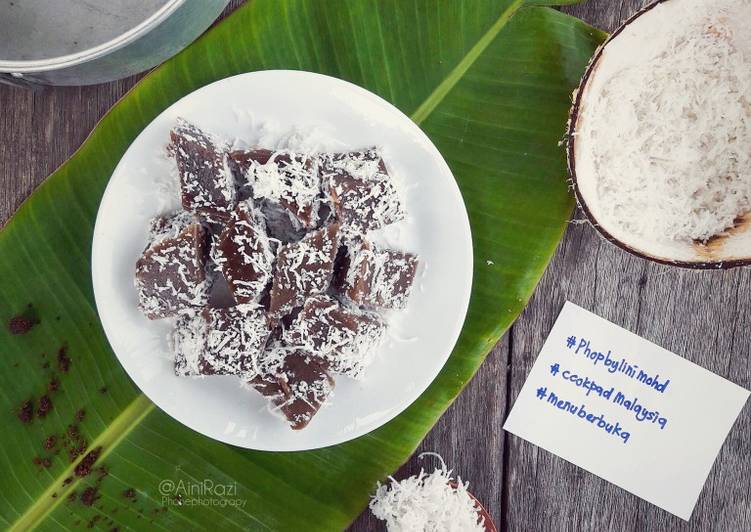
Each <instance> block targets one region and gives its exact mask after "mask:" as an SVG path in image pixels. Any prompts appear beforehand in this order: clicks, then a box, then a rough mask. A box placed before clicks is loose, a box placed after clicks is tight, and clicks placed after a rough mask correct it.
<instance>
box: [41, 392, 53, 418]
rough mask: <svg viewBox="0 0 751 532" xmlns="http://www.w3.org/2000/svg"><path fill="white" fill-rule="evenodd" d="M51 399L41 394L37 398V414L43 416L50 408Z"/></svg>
mask: <svg viewBox="0 0 751 532" xmlns="http://www.w3.org/2000/svg"><path fill="white" fill-rule="evenodd" d="M52 408H53V406H52V400H51V399H50V396H49V395H43V396H42V397H40V398H39V408H37V416H38V417H45V416H46V415H47V414H49V412H50V410H52Z"/></svg>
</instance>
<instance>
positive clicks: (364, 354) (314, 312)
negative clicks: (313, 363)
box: [285, 295, 386, 378]
mask: <svg viewBox="0 0 751 532" xmlns="http://www.w3.org/2000/svg"><path fill="white" fill-rule="evenodd" d="M385 332H386V325H385V324H384V322H383V321H382V320H381V318H380V317H379V316H378V315H377V314H375V313H371V312H363V311H359V310H357V309H349V308H346V307H344V306H342V305H341V304H340V303H339V302H338V301H337V300H336V299H333V298H331V297H329V296H324V295H322V296H314V297H311V298H309V299H308V300H306V301H305V305H304V306H303V310H302V312H301V313H300V315H299V316H298V317H297V319H296V320H295V322H294V323H293V324H292V326H291V327H290V329H289V330H288V331H287V334H286V335H285V341H286V343H287V344H288V345H290V346H293V347H297V348H301V349H304V350H305V351H308V352H310V353H313V354H314V355H315V356H317V357H319V358H321V359H322V360H324V361H325V362H326V365H327V366H328V368H329V370H330V371H331V372H332V373H338V374H342V375H347V376H349V377H353V378H359V377H361V376H362V374H363V372H364V370H365V368H367V366H368V365H370V362H371V361H372V358H373V355H374V350H375V348H376V347H377V346H378V345H380V343H381V341H382V339H383V336H384V333H385Z"/></svg>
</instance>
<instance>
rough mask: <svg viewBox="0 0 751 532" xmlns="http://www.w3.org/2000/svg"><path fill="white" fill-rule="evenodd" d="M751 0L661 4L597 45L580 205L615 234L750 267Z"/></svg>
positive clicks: (647, 253) (579, 139)
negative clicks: (600, 45) (750, 29)
mask: <svg viewBox="0 0 751 532" xmlns="http://www.w3.org/2000/svg"><path fill="white" fill-rule="evenodd" d="M749 27H751V0H660V1H657V2H655V3H654V4H651V5H649V6H647V7H646V8H644V9H643V10H642V11H640V12H639V13H637V14H636V15H635V16H634V17H632V18H631V19H629V20H628V21H626V22H625V23H624V24H623V26H621V27H620V28H619V29H618V30H617V31H616V32H614V33H613V34H612V35H611V37H610V38H609V39H608V40H607V41H606V42H605V43H604V44H603V46H602V47H601V48H600V49H599V50H598V51H597V53H596V54H595V56H594V58H593V59H592V62H591V63H590V65H589V67H588V69H587V71H586V73H585V75H584V77H583V79H582V82H581V85H580V86H579V89H578V91H577V92H576V94H575V97H574V105H573V108H572V110H571V116H570V122H569V130H568V135H567V141H568V161H569V171H570V175H571V179H572V181H573V184H574V189H575V192H576V196H577V200H578V201H579V204H580V206H581V207H582V210H583V211H584V212H585V213H586V215H587V217H588V218H589V220H590V221H591V222H592V224H593V225H594V226H595V228H597V230H598V231H599V232H600V233H601V234H602V235H603V236H604V237H605V238H607V239H608V240H610V241H611V242H613V243H615V244H617V245H619V246H620V247H622V248H624V249H626V250H627V251H630V252H632V253H635V254H637V255H639V256H642V257H645V258H649V259H652V260H655V261H658V262H663V263H668V264H674V265H678V266H684V267H690V268H729V267H733V266H741V265H746V264H751V31H749V29H748V28H749Z"/></svg>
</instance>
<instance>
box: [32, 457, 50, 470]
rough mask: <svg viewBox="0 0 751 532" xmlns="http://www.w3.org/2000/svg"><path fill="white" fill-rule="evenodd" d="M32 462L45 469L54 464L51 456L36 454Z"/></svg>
mask: <svg viewBox="0 0 751 532" xmlns="http://www.w3.org/2000/svg"><path fill="white" fill-rule="evenodd" d="M32 462H34V465H38V466H39V467H43V468H45V469H47V468H48V467H49V466H51V465H52V461H51V460H50V459H49V458H42V457H40V456H35V457H34V459H33V460H32Z"/></svg>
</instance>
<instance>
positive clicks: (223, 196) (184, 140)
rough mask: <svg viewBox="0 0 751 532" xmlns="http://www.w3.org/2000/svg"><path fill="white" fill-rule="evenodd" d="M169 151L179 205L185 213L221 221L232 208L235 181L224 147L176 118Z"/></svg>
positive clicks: (211, 137) (233, 205)
mask: <svg viewBox="0 0 751 532" xmlns="http://www.w3.org/2000/svg"><path fill="white" fill-rule="evenodd" d="M170 137H171V139H172V143H171V144H170V146H169V147H168V152H169V153H170V154H172V156H173V157H174V158H175V162H176V163H177V171H178V174H179V176H180V192H181V195H182V205H183V208H184V209H185V210H187V211H191V212H195V213H201V214H207V215H210V216H214V217H219V218H224V217H227V216H229V214H230V213H231V212H232V210H233V209H234V208H235V195H236V193H235V181H234V179H233V177H232V173H231V171H230V168H229V165H228V163H227V154H226V151H227V150H226V146H224V145H223V144H222V143H221V142H219V141H218V140H217V139H215V138H214V137H213V136H211V135H208V134H206V133H204V132H203V131H201V130H200V129H198V128H197V127H196V126H194V125H193V124H191V123H189V122H187V121H185V120H183V119H181V118H179V119H178V120H177V125H176V126H175V127H174V128H173V129H172V131H171V132H170Z"/></svg>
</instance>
